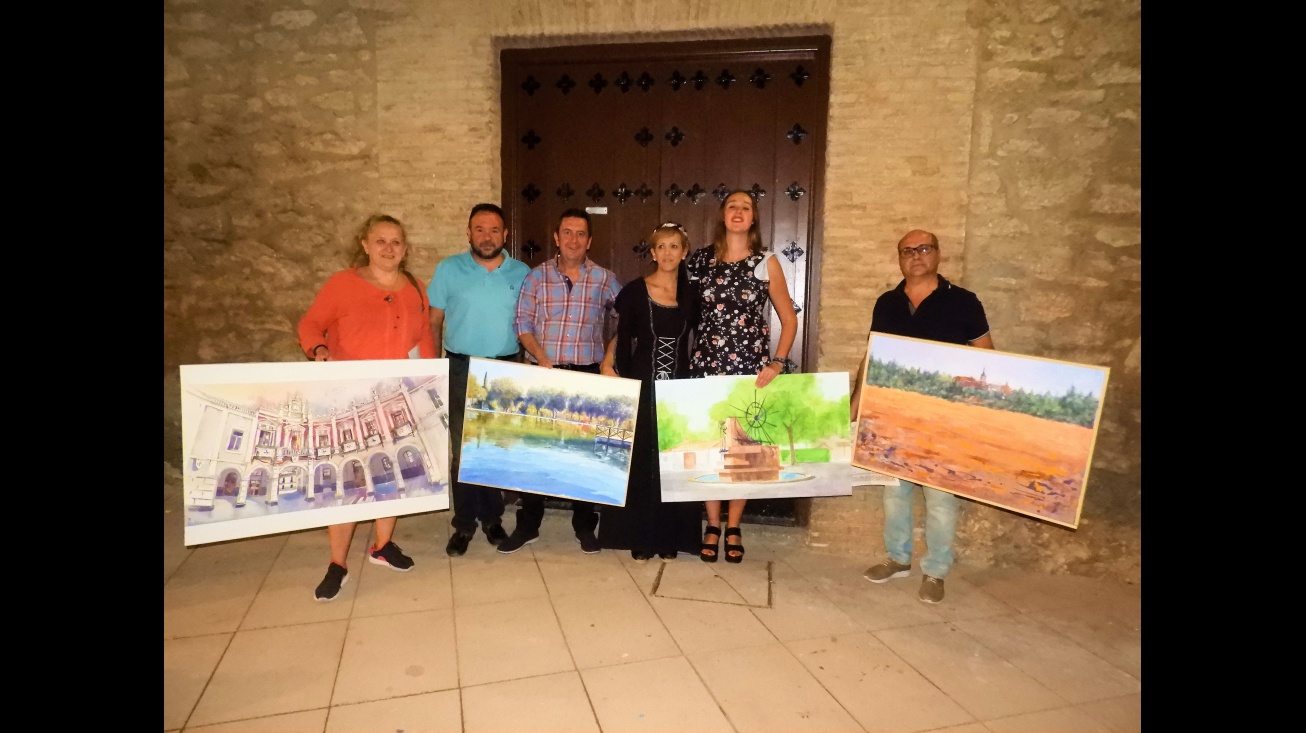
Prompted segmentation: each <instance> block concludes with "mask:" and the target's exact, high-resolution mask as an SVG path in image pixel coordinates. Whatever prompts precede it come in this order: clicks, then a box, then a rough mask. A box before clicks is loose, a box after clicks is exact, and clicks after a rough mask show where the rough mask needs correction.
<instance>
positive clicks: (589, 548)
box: [576, 530, 603, 555]
mask: <svg viewBox="0 0 1306 733" xmlns="http://www.w3.org/2000/svg"><path fill="white" fill-rule="evenodd" d="M576 541H577V542H579V543H580V551H581V552H583V553H585V554H586V555H593V554H595V553H597V552H599V551H600V550H602V549H603V548H602V547H599V538H598V537H595V536H594V531H593V530H590V531H589V532H577V533H576Z"/></svg>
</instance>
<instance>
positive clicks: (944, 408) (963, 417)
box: [852, 332, 1110, 528]
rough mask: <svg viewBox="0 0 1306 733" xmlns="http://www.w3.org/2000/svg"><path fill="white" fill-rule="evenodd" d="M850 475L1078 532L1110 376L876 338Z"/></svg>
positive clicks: (1067, 365) (1100, 370) (1061, 364)
mask: <svg viewBox="0 0 1306 733" xmlns="http://www.w3.org/2000/svg"><path fill="white" fill-rule="evenodd" d="M867 355H868V357H867V369H866V376H865V381H864V382H863V383H862V388H861V400H860V403H859V410H858V415H857V417H858V419H857V420H856V422H855V431H856V435H855V437H854V448H853V458H852V463H853V465H854V466H858V467H861V468H865V469H868V470H872V471H878V472H880V473H884V474H888V475H890V476H896V477H898V478H901V479H906V480H908V481H914V482H916V483H919V484H923V485H925V486H930V487H933V488H936V489H941V490H943V491H948V492H951V493H953V494H957V495H958V496H964V497H966V498H969V499H975V500H976V501H982V502H985V503H987V504H992V505H994V506H998V507H1002V508H1004V509H1009V510H1011V511H1013V512H1018V513H1020V514H1025V515H1028V516H1031V517H1036V518H1038V519H1043V520H1046V521H1049V522H1052V523H1055V524H1060V525H1063V526H1066V527H1071V528H1076V527H1078V526H1079V515H1080V512H1081V510H1082V508H1083V504H1084V491H1085V489H1086V488H1087V485H1088V469H1089V466H1090V464H1091V463H1092V458H1093V445H1094V442H1095V440H1096V438H1097V428H1098V421H1099V420H1100V419H1101V414H1102V395H1103V394H1104V392H1105V391H1106V383H1107V377H1108V375H1109V371H1110V370H1109V369H1107V368H1106V367H1098V366H1089V365H1083V364H1074V363H1071V362H1065V361H1056V360H1052V359H1042V358H1039V357H1032V356H1022V355H1019V354H1011V353H1007V352H1002V351H994V350H992V349H978V348H974V347H971V346H958V345H955V344H944V343H938V342H935V341H923V340H920V339H913V338H905V337H901V336H890V335H888V334H883V333H875V332H872V333H871V336H870V341H869V345H868V350H867Z"/></svg>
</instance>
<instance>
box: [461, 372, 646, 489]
mask: <svg viewBox="0 0 1306 733" xmlns="http://www.w3.org/2000/svg"><path fill="white" fill-rule="evenodd" d="M639 390H640V382H639V380H637V379H623V378H620V377H609V376H605V375H601V374H589V373H586V372H576V371H570V370H565V369H545V368H544V367H540V366H535V365H533V364H520V363H515V362H507V361H498V360H496V359H477V358H473V359H471V360H470V364H469V372H468V378H467V409H466V411H465V413H464V418H463V442H462V445H461V446H460V449H461V450H462V453H461V455H460V457H459V461H458V480H459V481H463V482H467V483H473V484H480V485H482V486H493V487H497V488H501V489H509V490H512V491H526V492H530V493H533V494H545V495H548V496H556V497H561V498H565V499H580V500H582V501H589V502H594V503H598V504H610V505H615V506H624V505H625V503H626V483H627V479H628V478H629V472H630V449H631V443H632V441H633V439H634V435H635V418H636V412H637V411H638V410H637V407H638V405H639Z"/></svg>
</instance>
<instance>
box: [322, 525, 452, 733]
mask: <svg viewBox="0 0 1306 733" xmlns="http://www.w3.org/2000/svg"><path fill="white" fill-rule="evenodd" d="M406 549H407V548H405V550H406ZM377 731H407V732H408V733H462V731H463V717H462V702H461V697H460V695H459V693H458V690H445V691H443V692H428V693H425V694H422V695H408V696H407V697H392V698H390V699H388V700H377V701H374V702H364V703H358V704H356V705H335V706H333V707H332V708H331V711H330V714H329V716H328V717H327V721H326V731H325V733H377Z"/></svg>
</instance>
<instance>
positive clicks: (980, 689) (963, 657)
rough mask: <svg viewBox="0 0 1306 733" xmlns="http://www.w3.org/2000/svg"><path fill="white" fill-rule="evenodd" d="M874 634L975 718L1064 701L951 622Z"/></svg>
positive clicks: (999, 716) (986, 719) (1025, 710)
mask: <svg viewBox="0 0 1306 733" xmlns="http://www.w3.org/2000/svg"><path fill="white" fill-rule="evenodd" d="M874 636H875V637H876V638H877V639H879V640H880V641H882V642H884V644H885V646H887V647H889V649H891V650H892V651H893V652H894V653H895V654H897V655H898V656H899V657H902V658H903V660H904V661H906V662H907V663H908V664H910V665H911V666H912V667H913V668H915V669H916V670H917V671H918V672H920V673H921V674H922V675H924V676H925V678H926V679H928V680H930V682H933V683H934V684H935V685H937V686H938V688H939V689H940V690H942V691H943V692H944V693H945V694H946V695H948V697H950V698H952V699H953V701H955V702H956V703H957V704H958V705H960V706H961V707H962V708H964V709H965V710H966V712H968V713H970V714H971V715H973V716H975V717H976V718H977V719H979V720H981V721H988V720H991V719H993V718H1001V717H1007V716H1011V715H1017V714H1020V713H1027V712H1034V711H1038V710H1046V709H1049V708H1058V707H1065V706H1066V701H1065V700H1064V699H1063V698H1061V697H1059V696H1058V695H1057V694H1056V693H1054V692H1052V691H1051V690H1049V689H1048V688H1047V687H1044V686H1043V685H1042V684H1040V683H1039V682H1038V680H1036V679H1034V678H1033V677H1030V676H1029V675H1028V674H1025V673H1024V672H1022V671H1021V670H1020V669H1018V668H1017V667H1016V666H1015V665H1013V664H1011V663H1010V662H1008V661H1007V660H1005V659H1003V658H1002V657H1000V656H998V655H997V654H996V653H994V652H992V651H989V649H988V648H987V647H985V646H984V645H983V644H980V643H979V641H977V640H976V639H975V638H974V637H972V636H970V635H969V634H967V633H966V632H964V631H962V630H961V629H959V628H957V627H956V626H954V625H952V624H947V623H940V624H930V625H927V626H913V627H910V628H903V629H886V630H884V631H877V632H875V634H874Z"/></svg>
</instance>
